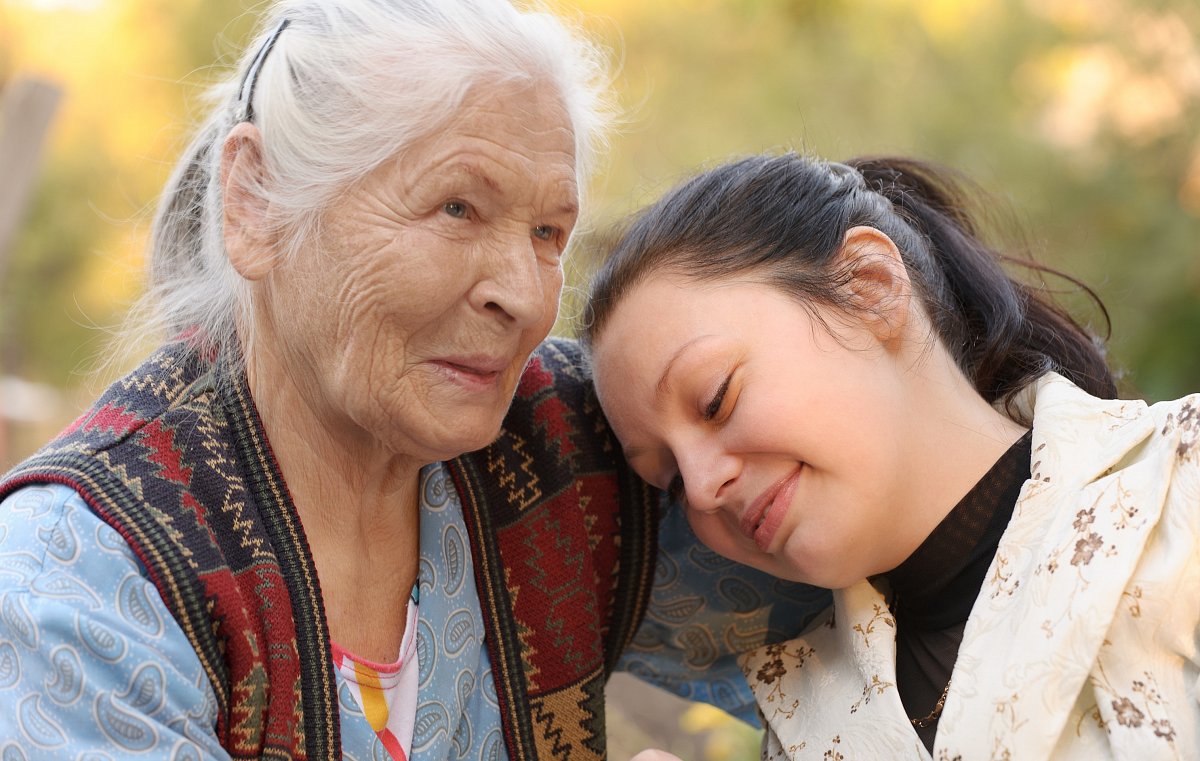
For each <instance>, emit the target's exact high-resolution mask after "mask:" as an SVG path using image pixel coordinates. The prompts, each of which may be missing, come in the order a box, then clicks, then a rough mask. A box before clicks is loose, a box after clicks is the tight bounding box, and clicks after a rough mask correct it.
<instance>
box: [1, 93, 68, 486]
mask: <svg viewBox="0 0 1200 761" xmlns="http://www.w3.org/2000/svg"><path fill="white" fill-rule="evenodd" d="M61 96H62V91H61V89H60V88H59V87H58V86H57V85H55V84H53V83H51V82H48V81H46V80H43V79H37V78H33V77H25V78H20V79H15V80H13V81H11V82H9V84H8V85H7V86H6V87H5V88H4V90H3V91H2V92H0V294H2V293H4V290H5V289H4V281H5V275H6V274H7V270H8V262H9V258H10V256H11V254H10V252H11V250H12V245H13V240H14V238H15V237H16V232H17V228H18V226H19V225H20V223H21V217H22V216H23V215H24V212H25V207H26V206H28V204H29V198H30V196H31V195H32V194H33V188H34V186H35V185H36V180H37V170H38V159H39V158H40V156H41V153H42V145H43V144H44V143H45V141H46V134H47V133H48V132H49V131H50V123H51V121H52V120H53V118H54V112H55V110H56V109H57V108H58V101H59V99H60V98H61ZM0 311H2V309H0ZM0 317H3V315H0ZM4 370H5V368H4V367H3V366H0V374H2V373H3V371H4ZM10 370H11V368H10ZM2 401H3V400H0V402H2ZM8 425H9V421H8V418H7V416H6V415H5V414H4V405H3V404H2V403H0V471H3V470H4V464H5V463H7V462H8V443H9V431H8Z"/></svg>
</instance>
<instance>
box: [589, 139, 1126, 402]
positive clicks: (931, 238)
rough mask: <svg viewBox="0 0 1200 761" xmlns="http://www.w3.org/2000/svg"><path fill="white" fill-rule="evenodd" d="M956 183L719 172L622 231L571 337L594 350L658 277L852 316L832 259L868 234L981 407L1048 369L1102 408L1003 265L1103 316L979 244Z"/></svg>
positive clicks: (816, 172)
mask: <svg viewBox="0 0 1200 761" xmlns="http://www.w3.org/2000/svg"><path fill="white" fill-rule="evenodd" d="M967 186H968V183H967V182H965V181H964V180H962V179H961V178H958V177H956V176H955V175H954V174H953V173H951V172H949V171H946V170H944V169H940V168H935V167H934V166H932V165H930V164H926V163H922V162H920V161H916V160H912V159H903V158H860V159H854V160H851V161H849V162H847V163H846V164H835V163H827V162H823V161H819V160H814V159H808V158H803V157H800V156H797V155H796V154H790V153H789V154H785V155H782V156H754V157H751V158H747V159H742V160H740V161H734V162H731V163H729V164H725V165H723V166H719V167H717V168H716V169H713V170H711V171H708V172H705V173H704V174H701V175H698V176H697V177H693V178H692V179H690V180H688V181H687V182H685V183H683V184H682V185H680V186H678V187H676V188H675V189H674V190H672V191H671V192H669V193H668V194H667V195H666V196H664V197H663V198H662V199H660V200H659V201H658V202H656V203H655V204H654V205H652V206H650V207H649V208H648V209H646V210H645V211H643V212H642V214H641V215H640V216H639V217H637V218H636V219H635V220H634V221H633V223H632V224H631V225H630V227H629V228H628V229H627V230H626V231H625V233H624V234H623V235H622V237H621V239H620V241H619V242H618V243H617V245H616V247H615V248H614V250H613V252H612V254H611V255H610V256H609V259H608V260H607V262H606V263H605V265H604V266H603V267H602V269H601V271H600V272H599V274H598V275H597V276H596V278H595V279H594V280H593V283H592V288H591V293H590V297H589V303H588V321H587V323H586V325H585V327H584V333H583V340H584V341H585V343H587V342H594V341H595V338H596V337H597V336H598V335H599V333H600V331H601V330H602V329H603V327H604V325H605V323H606V321H607V319H608V318H609V317H610V316H611V314H612V313H613V311H614V309H615V307H616V304H617V303H619V301H620V299H621V297H622V295H623V294H624V293H627V292H628V291H629V289H631V288H632V287H633V286H634V285H635V284H636V283H637V282H639V281H640V280H642V279H644V278H645V277H647V276H648V275H649V274H651V273H653V272H657V271H662V270H664V269H666V270H674V271H676V272H679V273H680V274H683V275H685V276H688V277H692V278H696V279H698V280H716V279H720V278H723V277H728V276H731V275H735V274H737V273H739V272H754V273H756V274H757V275H758V276H759V277H760V278H765V279H766V280H767V281H768V282H770V283H772V284H774V285H776V286H777V287H779V288H780V289H781V290H783V291H784V292H786V293H789V294H791V295H792V296H793V297H795V298H797V299H798V300H800V301H802V302H815V303H822V304H825V305H828V306H831V307H834V308H840V309H850V308H853V307H852V306H851V305H850V303H849V302H848V300H847V298H846V292H845V279H844V276H845V273H844V272H840V271H839V267H838V265H837V264H836V262H837V261H838V254H839V253H840V250H841V245H842V241H843V240H844V237H845V233H846V231H847V230H849V229H850V228H852V227H855V226H858V225H867V226H870V227H874V228H876V229H878V230H880V231H881V232H883V233H884V234H886V235H887V236H888V237H890V238H891V239H892V240H893V241H894V242H895V243H896V246H897V248H899V250H900V252H901V256H902V257H903V260H904V264H905V267H906V268H907V269H908V272H909V277H910V280H911V281H912V283H913V285H914V288H915V290H916V291H917V293H918V296H919V297H920V298H921V299H922V302H923V303H924V305H925V307H926V309H927V312H928V314H929V317H930V320H931V321H932V323H933V327H934V330H935V332H936V333H937V336H938V338H939V339H940V340H941V341H942V343H943V344H944V345H945V346H946V348H947V350H948V351H949V352H950V354H951V356H953V357H954V359H955V361H956V362H957V363H958V366H959V368H960V369H961V370H962V371H963V373H964V374H965V375H966V377H967V378H968V379H970V381H971V382H972V384H973V385H974V386H975V389H976V390H977V391H978V392H979V394H980V395H981V396H982V397H983V398H984V399H986V400H987V401H988V402H990V403H1004V404H1007V403H1008V402H1009V401H1010V400H1011V399H1012V397H1013V395H1014V394H1016V393H1017V392H1018V391H1020V390H1021V389H1022V388H1024V387H1025V386H1027V385H1028V384H1029V383H1030V382H1032V381H1034V380H1035V379H1037V378H1038V377H1039V376H1041V375H1043V374H1045V373H1047V372H1050V371H1055V372H1058V373H1060V374H1062V375H1063V376H1065V377H1066V378H1068V379H1069V380H1071V381H1072V382H1073V383H1075V384H1076V385H1078V386H1079V387H1080V388H1082V389H1084V390H1085V391H1087V392H1088V393H1090V394H1092V395H1094V396H1098V397H1103V398H1113V397H1115V396H1116V384H1115V381H1114V379H1113V376H1112V373H1111V372H1110V371H1109V369H1108V366H1107V365H1106V363H1105V359H1104V351H1103V349H1102V346H1101V344H1100V343H1099V342H1098V341H1097V340H1096V339H1094V338H1093V337H1092V336H1091V335H1090V334H1089V333H1088V332H1087V331H1086V330H1085V329H1084V328H1083V327H1081V326H1080V325H1079V323H1077V322H1076V321H1075V320H1074V319H1073V318H1072V317H1071V316H1070V315H1069V314H1068V313H1067V312H1066V311H1065V310H1064V309H1063V308H1062V307H1060V306H1058V305H1057V304H1055V303H1054V302H1053V301H1052V300H1051V299H1050V298H1049V296H1048V295H1047V293H1046V291H1045V288H1044V287H1040V286H1038V287H1035V286H1030V285H1026V284H1024V283H1022V282H1019V281H1018V280H1016V279H1014V278H1013V277H1011V276H1010V275H1009V274H1008V273H1007V272H1006V271H1005V266H1010V267H1011V266H1016V267H1019V268H1023V269H1025V270H1028V271H1029V272H1031V273H1034V274H1037V275H1042V274H1053V275H1056V276H1059V277H1062V278H1064V279H1066V280H1067V281H1068V282H1070V283H1073V284H1074V285H1076V286H1078V287H1079V288H1080V289H1081V290H1083V292H1084V293H1086V294H1087V295H1088V296H1089V297H1090V298H1091V299H1092V300H1094V301H1095V303H1096V304H1097V305H1098V307H1099V309H1100V311H1101V313H1102V314H1103V315H1104V319H1105V323H1106V325H1107V320H1108V313H1107V312H1106V311H1105V310H1104V305H1103V304H1102V303H1101V302H1100V300H1099V299H1098V298H1097V297H1096V294H1095V293H1093V292H1092V291H1091V290H1090V289H1088V288H1087V287H1086V286H1084V285H1083V284H1082V283H1080V282H1079V281H1077V280H1075V279H1073V278H1071V277H1068V276H1066V275H1062V274H1061V273H1058V272H1056V271H1054V270H1052V269H1050V268H1047V267H1044V266H1042V265H1039V264H1037V263H1035V262H1032V261H1030V260H1028V259H1021V258H1017V257H1012V256H1009V255H1006V254H1003V253H1001V252H1000V251H998V250H996V249H994V248H992V247H990V246H988V245H987V244H986V243H984V242H983V239H982V235H981V234H980V231H979V229H978V227H977V223H976V221H975V217H974V216H972V214H971V209H970V208H969V206H968V201H969V200H970V198H971V197H972V196H971V194H969V193H967V192H966V190H967ZM698 211H699V212H702V213H697V212H698ZM1009 411H1010V414H1012V413H1013V412H1014V410H1012V408H1011V407H1010V409H1009Z"/></svg>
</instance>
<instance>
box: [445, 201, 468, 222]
mask: <svg viewBox="0 0 1200 761" xmlns="http://www.w3.org/2000/svg"><path fill="white" fill-rule="evenodd" d="M442 211H444V212H446V213H447V214H449V215H450V216H452V217H455V218H457V219H462V218H463V217H465V216H467V205H466V204H465V203H463V202H462V201H446V203H444V204H442Z"/></svg>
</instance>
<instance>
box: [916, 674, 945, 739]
mask: <svg viewBox="0 0 1200 761" xmlns="http://www.w3.org/2000/svg"><path fill="white" fill-rule="evenodd" d="M949 692H950V682H949V680H947V681H946V686H945V687H943V688H942V695H941V697H939V698H938V699H937V702H936V703H934V704H933V710H932V711H930V712H929V713H928V714H927V715H925V716H922V717H921V718H919V719H909V721H911V722H912V725H913V726H914V727H920V728H921V729H924V728H925V727H928V726H929V725H930V724H932V723H933V722H935V721H937V719H938V717H939V716H941V715H942V709H943V708H945V707H946V695H947V694H948V693H949Z"/></svg>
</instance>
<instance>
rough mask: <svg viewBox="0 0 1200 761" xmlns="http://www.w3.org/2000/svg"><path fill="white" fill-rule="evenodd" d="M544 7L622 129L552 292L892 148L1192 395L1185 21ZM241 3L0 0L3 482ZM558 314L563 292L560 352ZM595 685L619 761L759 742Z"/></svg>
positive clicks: (1195, 9)
mask: <svg viewBox="0 0 1200 761" xmlns="http://www.w3.org/2000/svg"><path fill="white" fill-rule="evenodd" d="M550 5H551V6H552V7H555V8H557V9H558V10H560V11H561V12H562V13H564V14H566V15H568V16H570V17H572V18H575V19H576V20H577V21H578V22H579V23H580V24H581V25H583V26H584V27H585V28H586V29H587V30H588V31H589V32H590V33H591V34H592V35H593V36H594V37H596V38H597V39H599V40H601V41H603V42H604V43H605V44H606V45H608V46H609V47H611V48H612V49H613V50H614V56H613V60H614V64H615V66H616V72H617V73H616V80H615V83H616V86H617V89H618V91H619V93H620V96H621V99H622V103H623V105H624V106H625V108H626V111H627V118H626V119H625V121H624V123H623V124H622V126H621V128H620V130H619V131H618V132H617V133H616V134H615V135H614V136H613V140H612V152H611V157H610V159H609V161H608V163H607V165H606V166H605V168H604V170H603V171H602V172H601V174H600V176H599V177H598V179H597V181H596V183H595V184H594V186H593V187H592V188H591V197H592V202H593V205H592V215H591V221H590V225H589V228H588V230H589V231H588V232H587V233H586V234H585V235H582V236H580V238H579V239H578V241H577V249H576V252H575V254H574V255H573V259H572V261H571V262H570V266H571V269H572V276H573V279H574V282H575V283H576V284H578V283H582V282H583V281H584V279H585V278H586V276H587V273H588V271H589V269H590V267H592V266H593V264H594V259H595V256H596V255H597V252H598V251H602V249H603V242H604V241H605V239H606V237H607V236H608V235H609V234H610V231H611V229H612V227H613V226H614V225H616V224H618V223H619V221H620V220H621V219H623V218H624V217H625V216H626V215H627V214H629V213H630V212H631V211H632V210H634V209H636V208H637V207H639V206H641V205H643V204H645V203H647V202H648V201H650V200H653V199H654V198H655V197H657V196H658V195H659V194H660V193H661V192H662V191H663V190H665V189H666V188H667V187H669V186H670V185H671V184H672V183H674V182H675V181H677V180H679V179H681V178H682V177H684V176H686V174H687V173H688V172H689V171H691V170H693V169H695V168H696V167H700V166H709V165H712V164H713V163H715V162H717V161H719V160H721V159H723V158H726V157H729V156H733V155H745V154H749V153H755V152H760V151H768V150H769V151H777V150H789V149H795V150H799V151H804V152H811V153H816V154H819V155H823V156H827V157H831V158H847V157H849V156H853V155H860V154H868V153H902V154H914V155H918V156H922V157H926V158H932V159H935V160H938V161H941V162H944V163H947V164H950V165H952V166H954V167H957V168H959V169H962V170H964V171H965V172H967V173H968V174H970V175H971V176H973V177H974V178H975V179H976V180H977V181H978V182H979V183H980V184H981V185H982V186H983V187H984V188H985V189H987V190H988V191H989V192H990V193H991V194H992V196H993V201H992V202H991V203H990V206H991V208H992V209H993V210H994V211H995V212H996V216H997V218H998V219H999V220H1001V222H1002V226H1005V227H1007V230H1008V232H1007V233H1006V235H1005V240H1008V241H1011V242H1013V243H1014V245H1020V246H1023V247H1027V248H1028V249H1029V250H1031V251H1032V252H1033V253H1034V254H1035V255H1036V257H1037V258H1038V259H1040V260H1041V261H1042V262H1044V263H1046V264H1049V265H1052V266H1054V267H1057V268H1060V269H1063V270H1066V271H1068V272H1071V273H1073V274H1075V275H1077V276H1079V277H1080V278H1082V279H1083V280H1084V281H1085V282H1087V283H1088V284H1089V285H1091V286H1092V287H1093V288H1094V289H1095V290H1096V292H1097V293H1098V294H1099V295H1100V296H1101V297H1102V298H1103V300H1104V302H1105V304H1106V305H1107V307H1108V311H1109V314H1110V315H1111V320H1112V334H1111V341H1110V347H1111V349H1110V357H1111V359H1112V363H1113V365H1114V366H1115V367H1117V368H1119V369H1120V370H1121V371H1122V372H1123V373H1124V381H1123V393H1124V394H1125V395H1127V396H1141V397H1144V398H1147V399H1150V400H1157V399H1164V398H1169V397H1174V396H1179V395H1182V394H1184V393H1188V392H1190V391H1196V390H1200V242H1198V241H1200V3H1198V2H1197V1H1196V0H575V1H574V2H566V1H565V0H555V1H553V2H550ZM254 7H255V4H254V3H253V2H251V0H0V101H7V103H6V106H8V107H6V108H5V109H2V110H0V114H2V116H0V143H2V142H3V140H5V139H10V140H11V139H12V137H13V135H14V134H15V130H17V129H18V127H20V128H21V129H25V130H26V132H28V133H29V134H28V135H27V136H26V137H25V138H23V139H24V145H23V146H22V148H21V150H20V151H19V153H18V154H17V155H18V157H19V158H22V159H24V160H25V161H26V163H30V160H31V159H37V162H36V167H37V173H36V175H34V179H33V181H32V182H30V183H28V184H27V186H28V189H29V193H28V196H27V199H26V200H25V202H24V203H20V201H21V197H20V195H21V193H20V191H21V190H22V188H21V187H18V186H20V185H22V184H23V183H22V182H19V180H20V178H18V177H16V176H15V175H16V174H17V173H16V172H15V171H14V170H12V169H11V166H10V167H6V166H5V165H4V164H0V206H2V205H3V203H5V202H6V201H7V202H8V203H9V204H10V205H12V204H16V205H18V206H20V207H21V214H20V216H19V217H18V218H17V219H18V221H19V224H17V225H16V226H15V228H14V229H13V230H12V231H11V234H5V230H4V228H3V226H0V469H3V468H4V467H7V466H8V465H11V464H13V463H15V462H16V461H17V460H18V459H20V458H21V457H23V456H24V455H26V454H28V453H29V452H30V451H31V450H32V449H33V448H34V447H36V446H37V444H38V443H40V442H41V441H43V440H44V439H45V438H47V437H48V436H50V435H51V434H53V432H54V431H55V430H57V429H58V428H59V427H61V425H63V424H64V423H65V422H66V421H68V420H70V419H71V418H73V417H74V416H75V415H76V414H78V412H79V410H80V409H81V408H82V407H83V406H84V405H85V404H86V403H87V401H88V400H89V399H90V398H91V396H92V395H93V394H95V393H96V392H97V391H98V390H99V389H100V388H102V387H103V385H104V382H105V381H106V380H107V379H108V376H106V375H105V373H109V374H111V373H112V372H114V371H115V369H116V368H119V367H120V366H121V363H120V362H117V363H115V364H114V363H111V362H108V360H110V359H111V356H110V352H111V351H112V349H111V337H112V329H113V328H114V326H116V325H118V324H119V323H120V321H121V318H122V314H123V312H124V309H125V308H126V307H127V306H128V304H129V303H130V301H131V300H132V299H133V298H134V297H135V296H136V295H137V294H138V291H139V288H140V283H141V267H142V257H143V247H144V242H145V238H146V234H147V231H148V227H149V220H150V216H151V213H152V210H153V205H154V201H155V198H156V193H157V191H158V189H159V188H160V187H161V185H162V183H163V182H164V181H165V179H166V177H167V175H168V173H169V171H170V168H171V165H172V163H173V161H174V159H175V157H176V156H177V154H178V152H179V151H180V150H181V149H182V147H183V145H184V142H185V140H186V136H187V133H188V130H189V127H190V125H191V124H193V123H194V121H195V120H196V119H198V117H199V114H200V109H201V108H202V106H203V103H202V99H201V97H200V96H201V93H202V92H203V89H204V86H205V84H206V83H207V82H209V81H211V80H212V79H214V78H216V77H219V76H222V75H224V74H225V73H227V69H226V68H225V66H226V65H228V64H229V63H230V62H231V61H232V60H233V58H232V56H233V53H234V52H235V51H237V50H238V49H239V48H240V46H241V44H242V42H243V41H244V40H245V39H246V38H247V36H248V35H249V34H250V32H251V31H252V29H253V21H254V16H253V11H254ZM38 87H42V89H37V88H38ZM46 87H48V88H50V89H49V90H47V89H45V88H46ZM31 88H34V89H37V91H38V92H43V93H44V92H50V93H53V94H56V96H57V100H55V101H54V104H55V107H54V108H53V110H52V114H51V116H52V118H51V120H50V121H49V123H48V128H47V129H45V130H38V129H33V130H29V129H28V125H24V126H22V125H19V124H18V122H19V121H20V119H21V116H20V114H21V113H25V114H26V115H27V114H28V109H25V108H23V107H22V108H15V107H13V104H14V103H17V102H18V96H20V95H22V94H24V95H27V94H28V93H29V92H30V91H31ZM52 100H53V98H52ZM22 134H25V133H22ZM3 155H4V154H0V157H2V156H3ZM10 158H11V155H10ZM1018 231H1023V232H1018ZM1048 287H1052V288H1055V289H1059V288H1065V284H1063V283H1050V284H1048ZM1065 298H1066V299H1067V301H1068V303H1071V304H1073V305H1075V306H1076V307H1078V308H1081V309H1083V310H1084V311H1083V312H1082V316H1083V317H1084V318H1085V319H1087V320H1090V321H1091V322H1092V324H1093V326H1094V327H1095V328H1096V329H1097V330H1099V331H1103V329H1104V320H1103V316H1102V315H1101V314H1099V313H1098V312H1097V311H1096V310H1095V309H1088V308H1087V307H1088V305H1087V303H1086V302H1085V301H1084V300H1082V299H1080V298H1079V296H1078V294H1070V293H1068V294H1066V295H1065ZM577 311H578V294H577V292H574V291H570V292H568V294H567V298H566V301H565V303H564V310H563V312H564V317H563V319H562V320H561V321H560V324H559V326H558V327H557V330H558V331H560V332H564V333H569V332H571V330H572V327H571V318H572V317H573V316H574V315H575V314H576V313H577ZM97 368H105V369H104V370H103V371H102V372H101V373H100V374H99V375H97ZM614 689H615V692H616V695H617V697H616V698H615V699H614V700H613V703H614V706H613V710H614V713H615V716H614V720H613V724H614V727H615V735H614V739H613V756H614V758H615V759H617V760H618V761H620V759H622V758H627V757H628V754H629V753H631V752H633V751H636V750H637V749H638V748H640V747H642V746H643V745H647V744H649V745H659V746H667V747H671V748H672V749H674V750H675V751H676V752H678V753H680V754H681V755H683V756H684V757H685V758H688V759H701V758H704V759H712V760H713V761H723V760H724V759H742V758H746V759H750V758H754V757H756V734H755V733H754V732H753V731H752V730H749V729H748V728H746V727H745V726H744V725H741V724H739V723H737V722H733V721H732V720H730V719H727V718H725V717H723V715H721V714H719V712H713V711H710V710H707V709H703V708H687V707H686V706H682V705H679V704H676V703H674V702H672V701H670V700H668V699H667V698H665V697H662V696H659V695H656V694H655V695H652V696H651V697H646V694H645V693H644V692H643V691H641V690H638V689H637V688H635V687H632V686H630V685H628V684H626V683H620V684H618V685H617V686H616V687H615V688H614Z"/></svg>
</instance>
